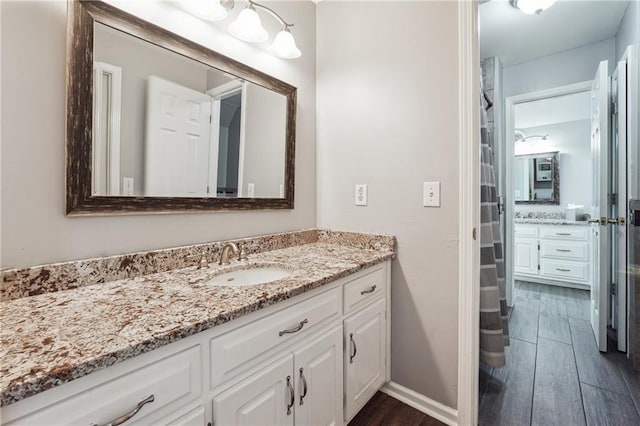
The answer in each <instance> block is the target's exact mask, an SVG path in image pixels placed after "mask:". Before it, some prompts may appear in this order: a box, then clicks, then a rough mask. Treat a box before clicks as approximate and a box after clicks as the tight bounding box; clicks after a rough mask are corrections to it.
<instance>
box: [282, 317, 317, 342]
mask: <svg viewBox="0 0 640 426" xmlns="http://www.w3.org/2000/svg"><path fill="white" fill-rule="evenodd" d="M308 322H309V320H308V319H306V318H305V319H303V320H302V321H300V324H298V325H297V326H295V327H293V328H287V329H286V330H282V331H281V332H279V333H278V336H281V337H282V336H283V335H284V334H289V333H297V332H298V331H300V330H302V327H304V325H305V324H306V323H308Z"/></svg>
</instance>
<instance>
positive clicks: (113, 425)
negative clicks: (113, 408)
mask: <svg viewBox="0 0 640 426" xmlns="http://www.w3.org/2000/svg"><path fill="white" fill-rule="evenodd" d="M154 399H155V398H154V396H153V394H151V395H149V396H148V397H146V398H145V399H143V400H142V401H140V402H138V405H136V408H134V409H133V410H131V411H129V412H128V413H126V414H123V415H122V416H120V417H118V418H116V419H113V420H111V421H110V422H109V423H105V424H104V425H102V426H118V425H121V424H123V423H124V422H126V421H127V420H129V419H130V418H132V417H133V416H135V415H136V414H138V412H139V411H140V410H141V409H142V407H144V406H145V404H148V403H150V402H153V400H154ZM91 426H98V425H97V424H96V423H94V424H93V425H91Z"/></svg>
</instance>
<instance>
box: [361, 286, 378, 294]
mask: <svg viewBox="0 0 640 426" xmlns="http://www.w3.org/2000/svg"><path fill="white" fill-rule="evenodd" d="M376 288H378V286H377V285H375V284H374V285H372V286H371V287H370V288H369V289H368V290H362V291H361V292H360V296H363V295H365V294H367V293H373V292H374V291H376Z"/></svg>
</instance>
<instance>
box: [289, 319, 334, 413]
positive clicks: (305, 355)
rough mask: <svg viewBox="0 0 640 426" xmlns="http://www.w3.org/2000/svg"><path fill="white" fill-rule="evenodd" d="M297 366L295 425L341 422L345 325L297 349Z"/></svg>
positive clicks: (295, 354)
mask: <svg viewBox="0 0 640 426" xmlns="http://www.w3.org/2000/svg"><path fill="white" fill-rule="evenodd" d="M294 366H295V369H294V373H295V389H296V392H297V397H296V405H295V406H296V425H297V426H305V425H309V426H311V425H317V426H320V425H339V424H342V419H343V415H342V412H343V401H342V394H343V392H342V387H343V379H342V329H341V328H340V327H336V328H334V329H333V330H331V331H330V332H328V333H325V334H324V335H323V336H321V337H320V338H318V339H316V340H315V341H313V342H312V343H310V344H309V345H307V346H306V347H304V348H302V349H300V350H299V351H297V352H295V353H294Z"/></svg>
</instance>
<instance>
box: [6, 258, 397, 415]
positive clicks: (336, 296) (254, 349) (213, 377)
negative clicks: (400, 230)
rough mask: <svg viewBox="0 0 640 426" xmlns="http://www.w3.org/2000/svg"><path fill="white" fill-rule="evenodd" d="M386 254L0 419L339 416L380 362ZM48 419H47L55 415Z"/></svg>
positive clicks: (356, 402) (22, 404)
mask: <svg viewBox="0 0 640 426" xmlns="http://www.w3.org/2000/svg"><path fill="white" fill-rule="evenodd" d="M389 277H390V262H388V261H387V262H384V263H381V264H377V265H374V266H372V267H370V268H367V269H365V270H363V271H359V272H357V273H355V274H352V275H350V276H348V277H345V278H342V279H339V280H337V281H335V282H333V283H329V284H326V285H324V286H322V287H320V288H317V289H315V290H311V291H309V292H306V293H303V294H302V295H300V296H296V297H294V298H292V299H289V300H286V301H283V302H281V303H277V304H274V305H271V306H269V307H266V308H264V309H261V310H260V311H256V312H252V313H250V314H247V315H245V316H242V317H240V318H238V319H236V320H233V321H230V322H227V323H225V324H222V325H220V326H218V327H214V328H212V329H210V330H207V331H204V332H201V333H198V334H195V335H192V336H189V337H186V338H184V339H181V340H178V341H177V342H174V343H171V344H169V345H166V346H163V347H160V348H158V349H155V350H152V351H150V352H147V353H145V354H142V355H139V356H137V357H134V358H131V359H128V360H126V361H123V362H121V363H118V364H116V365H114V366H112V367H108V368H104V369H102V370H98V371H96V372H95V373H92V374H90V375H87V376H84V377H81V378H79V379H77V380H73V381H71V382H68V383H65V384H63V385H60V386H57V387H54V388H53V389H50V390H47V391H45V392H41V393H39V394H36V395H34V396H32V397H29V398H26V399H23V400H21V401H19V402H17V403H14V404H11V405H9V406H7V407H3V408H2V409H1V410H0V415H1V416H2V424H3V425H23V424H51V423H52V422H53V423H56V424H82V425H94V424H97V425H102V424H109V423H110V422H112V421H113V420H115V419H117V418H118V417H120V416H122V415H124V414H127V413H129V414H130V413H132V410H134V409H135V408H136V406H137V405H138V403H139V402H141V401H143V400H145V398H147V397H149V396H150V395H153V401H148V402H146V403H145V404H143V405H141V408H140V410H139V411H138V412H137V413H135V415H133V416H132V417H131V418H130V419H129V420H128V421H127V422H126V423H125V424H126V425H129V424H131V425H134V424H140V425H149V424H153V425H171V426H178V425H181V426H206V425H207V424H209V423H210V422H212V423H213V425H216V426H218V425H240V424H269V425H271V424H273V425H276V424H277V425H294V424H295V425H342V424H346V423H347V422H348V421H349V420H350V419H351V418H352V417H353V416H354V415H355V414H356V413H357V412H358V411H359V410H360V408H362V406H364V404H365V403H366V402H367V401H368V400H369V399H370V398H371V396H373V394H375V392H376V391H378V390H379V389H380V387H381V386H382V385H383V384H384V383H385V382H387V381H388V380H389V379H390V371H389V356H390V347H389V329H390V325H389V320H388V318H389V315H388V310H389V289H390V286H389ZM52 419H55V420H52Z"/></svg>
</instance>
